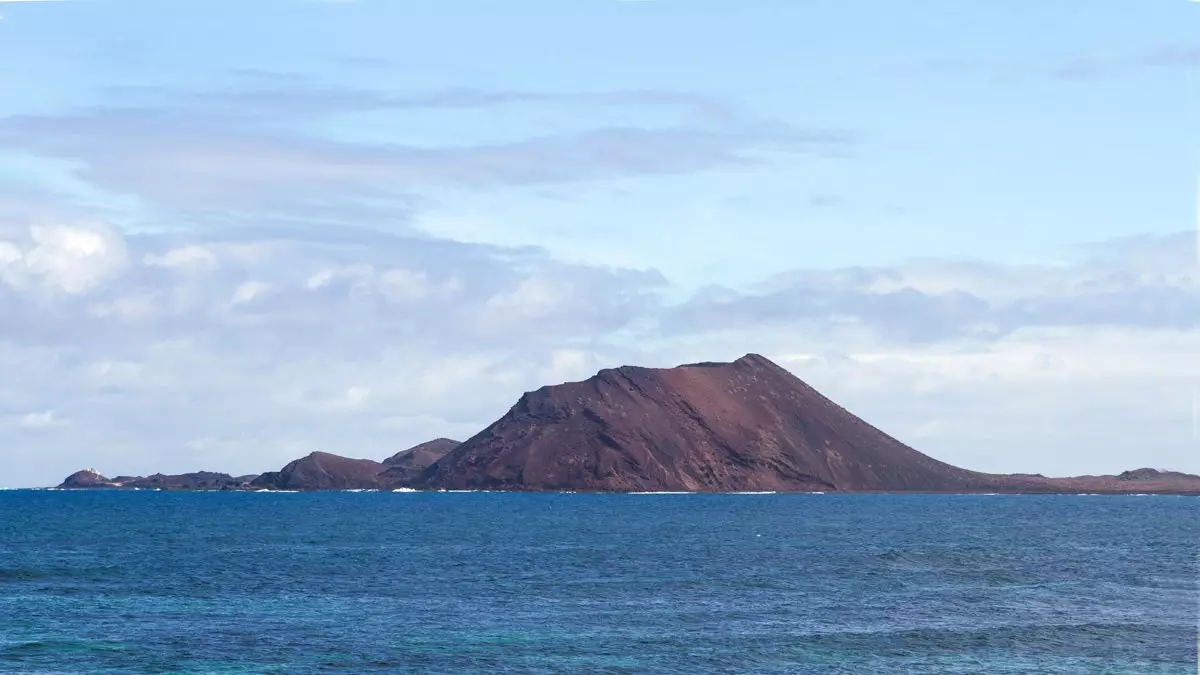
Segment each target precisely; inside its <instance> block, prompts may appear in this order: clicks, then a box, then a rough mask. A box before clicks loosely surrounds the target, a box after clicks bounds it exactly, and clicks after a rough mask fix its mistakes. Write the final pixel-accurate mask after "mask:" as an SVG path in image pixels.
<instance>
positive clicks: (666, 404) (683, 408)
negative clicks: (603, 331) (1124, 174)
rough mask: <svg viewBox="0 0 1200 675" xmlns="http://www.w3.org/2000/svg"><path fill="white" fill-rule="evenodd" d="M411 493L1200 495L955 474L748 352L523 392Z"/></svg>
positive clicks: (1175, 486)
mask: <svg viewBox="0 0 1200 675" xmlns="http://www.w3.org/2000/svg"><path fill="white" fill-rule="evenodd" d="M1172 481H1173V482H1172ZM1180 481H1182V482H1180ZM412 484H413V486H414V487H424V488H435V489H494V490H588V491H592V490H594V491H757V490H771V491H827V490H828V491H835V490H836V491H930V492H942V491H977V492H983V491H986V492H991V491H997V492H1000V491H1004V492H1059V491H1087V490H1095V491H1119V492H1140V491H1154V490H1160V489H1162V490H1167V491H1172V490H1194V491H1198V492H1200V479H1197V480H1190V479H1171V480H1165V479H1164V480H1152V481H1130V480H1119V479H1117V477H1114V476H1101V477H1084V478H1079V479H1049V478H1044V477H1041V476H1035V475H1023V476H1007V475H992V474H983V473H977V472H973V471H967V470H965V469H960V468H958V467H954V466H951V465H949V464H946V463H944V462H940V461H938V460H935V459H933V458H931V457H929V456H927V455H924V454H922V453H920V452H917V451H916V450H914V449H912V448H910V447H908V446H907V445H905V444H903V443H901V442H900V441H898V440H896V439H894V438H892V437H891V436H888V435H887V434H885V433H883V432H882V431H880V430H878V429H876V428H875V427H873V426H871V425H870V424H867V423H866V422H864V421H863V420H861V419H859V418H858V417H856V416H855V415H853V414H852V413H850V412H848V411H847V410H845V409H844V408H842V407H841V406H839V405H837V404H836V403H834V402H833V401H831V400H829V399H828V398H826V397H825V396H822V395H821V394H820V393H819V392H817V391H816V390H815V389H813V388H812V387H810V386H808V385H807V384H805V383H804V382H802V381H801V380H800V379H799V378H797V377H795V376H794V375H792V374H791V373H789V372H788V371H786V370H784V369H783V368H781V367H779V366H778V365H776V364H774V363H772V362H771V361H769V360H767V359H766V358H764V357H762V356H759V355H757V354H749V355H746V356H744V357H742V358H740V359H738V360H736V361H734V362H732V363H699V364H692V365H685V366H679V367H677V368H667V369H653V368H638V367H630V366H626V367H621V368H616V369H608V370H602V371H600V372H599V373H598V374H597V375H595V376H594V377H591V378H589V379H587V380H584V381H582V382H571V383H567V384H562V385H557V386H550V387H542V388H541V389H538V390H537V391H534V392H529V393H526V394H525V395H523V396H522V397H521V399H520V400H519V401H518V402H517V404H516V405H515V406H513V407H512V409H510V410H509V411H508V413H507V414H506V415H504V417H502V418H500V419H499V420H497V421H496V422H495V423H494V424H492V425H491V426H489V427H488V428H487V429H485V430H483V431H482V432H480V433H479V434H477V435H476V436H474V437H472V438H470V439H468V440H467V441H466V442H464V443H463V444H462V445H460V446H458V447H457V448H456V449H454V450H453V451H452V452H450V453H449V454H447V455H446V456H445V457H443V458H442V459H441V460H439V461H438V462H437V463H436V464H434V465H432V466H431V467H430V468H429V469H427V470H425V472H423V473H422V475H421V476H419V477H418V478H416V479H415V480H414V481H413V483H412Z"/></svg>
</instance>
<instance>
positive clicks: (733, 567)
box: [0, 491, 1200, 675]
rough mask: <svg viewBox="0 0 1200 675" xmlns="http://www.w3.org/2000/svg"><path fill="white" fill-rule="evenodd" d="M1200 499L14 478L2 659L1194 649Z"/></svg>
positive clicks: (727, 663) (188, 660)
mask: <svg viewBox="0 0 1200 675" xmlns="http://www.w3.org/2000/svg"><path fill="white" fill-rule="evenodd" d="M1198 546H1200V499H1198V498H1190V497H1100V496H1088V497H1085V496H1074V495H1071V496H945V495H943V496H934V495H904V496H900V495H579V494H576V495H571V494H560V495H556V494H486V493H473V494H452V493H449V494H420V493H314V494H286V493H257V494H256V493H166V492H160V493H156V492H45V491H43V492H36V491H14V492H0V672H3V673H88V674H90V673H371V672H380V673H456V674H457V673H465V674H468V675H470V674H474V673H688V674H689V675H690V674H696V673H822V674H825V673H868V674H872V675H874V674H889V673H956V674H958V673H989V674H1002V673H1089V674H1091V673H1136V674H1137V675H1149V674H1154V673H1164V674H1165V673H1179V674H1181V675H1182V674H1184V673H1187V674H1189V675H1190V674H1191V673H1195V672H1197V662H1196V659H1197V656H1196V650H1197V608H1198V600H1200V596H1198V593H1197V572H1198V569H1197V564H1198V554H1200V548H1198Z"/></svg>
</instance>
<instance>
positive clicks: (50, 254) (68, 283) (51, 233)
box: [0, 224, 128, 295]
mask: <svg viewBox="0 0 1200 675" xmlns="http://www.w3.org/2000/svg"><path fill="white" fill-rule="evenodd" d="M127 265H128V252H127V250H126V247H125V241H124V239H123V238H122V237H121V235H120V234H119V233H117V231H116V230H114V229H113V228H112V227H111V226H108V225H105V224H81V225H53V226H50V225H34V226H32V227H30V228H29V230H28V233H27V236H25V237H23V238H22V239H19V240H16V241H0V279H2V280H3V281H5V282H7V283H9V284H10V285H13V286H23V285H25V284H28V283H40V284H42V285H43V286H45V287H47V288H51V289H55V290H59V291H63V292H66V293H69V294H73V295H78V294H83V293H86V292H88V291H89V290H91V289H93V288H95V287H96V286H97V285H99V284H100V283H102V282H104V281H107V280H109V279H110V278H112V277H114V276H116V275H118V274H120V273H121V272H123V271H124V270H125V268H126V266H127Z"/></svg>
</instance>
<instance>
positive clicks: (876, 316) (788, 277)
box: [668, 233, 1200, 344]
mask: <svg viewBox="0 0 1200 675" xmlns="http://www.w3.org/2000/svg"><path fill="white" fill-rule="evenodd" d="M1193 238H1194V235H1193V234H1192V233H1179V234H1177V235H1173V236H1169V237H1153V238H1143V239H1137V240H1129V241H1125V242H1122V244H1121V248H1118V249H1114V248H1112V246H1111V245H1110V247H1109V248H1107V249H1104V248H1097V247H1092V249H1091V250H1092V251H1093V252H1094V254H1093V256H1092V257H1090V258H1087V259H1085V260H1081V261H1076V262H1074V263H1069V264H1062V265H1041V266H1036V265H1026V266H1006V265H1000V264H993V263H984V262H953V261H938V260H929V261H914V262H911V263H908V264H905V265H902V266H898V267H892V268H848V269H840V270H832V271H808V270H806V271H797V272H792V273H786V274H781V275H778V276H776V277H774V278H772V279H770V280H768V281H766V282H764V284H763V285H762V287H761V288H760V289H758V290H757V291H751V292H738V291H734V290H732V289H726V288H719V287H713V288H709V289H705V290H704V291H702V292H701V293H699V294H697V295H696V296H695V297H693V298H692V299H691V300H690V301H689V302H687V303H685V304H683V305H682V306H680V307H678V308H676V309H675V310H674V311H673V312H672V315H671V317H670V319H669V322H668V325H669V329H670V330H671V331H674V332H678V333H684V334H687V333H694V332H697V331H707V330H722V329H725V328H729V327H750V326H759V325H764V326H766V325H777V326H783V325H795V324H818V325H821V326H824V327H826V328H827V329H829V330H839V331H852V330H853V331H862V332H866V333H870V334H873V335H875V336H877V337H878V339H880V340H886V341H889V342H893V343H910V344H919V343H930V342H939V341H945V340H949V339H973V340H982V341H992V340H996V339H999V338H1002V337H1004V336H1006V335H1009V334H1011V333H1013V332H1014V331H1017V330H1020V329H1024V328H1054V327H1064V326H1066V327H1088V326H1091V327H1101V326H1124V327H1131V328H1150V329H1163V330H1192V329H1195V328H1197V327H1200V273H1197V269H1196V266H1195V262H1194V260H1193V259H1192V257H1191V256H1192V252H1191V250H1190V245H1191V243H1192V241H1193Z"/></svg>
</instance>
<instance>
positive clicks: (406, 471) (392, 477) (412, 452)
mask: <svg viewBox="0 0 1200 675" xmlns="http://www.w3.org/2000/svg"><path fill="white" fill-rule="evenodd" d="M459 445H461V443H460V442H459V441H455V440H451V439H449V438H435V439H434V440H432V441H427V442H425V443H421V444H420V445H416V446H413V447H411V448H409V449H407V450H401V451H400V452H398V453H396V454H395V455H392V456H391V457H389V458H387V459H385V460H383V464H384V470H383V473H381V474H380V477H379V480H380V483H381V484H382V485H383V486H385V487H387V486H391V485H404V484H406V483H408V482H409V481H411V480H413V479H414V478H416V477H417V476H419V475H421V472H423V471H424V470H425V469H427V468H428V467H429V466H431V465H432V464H433V463H434V462H436V461H438V460H439V459H441V458H442V457H445V456H446V455H447V454H448V453H449V452H450V451H451V450H453V449H455V448H457V447H458V446H459Z"/></svg>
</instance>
